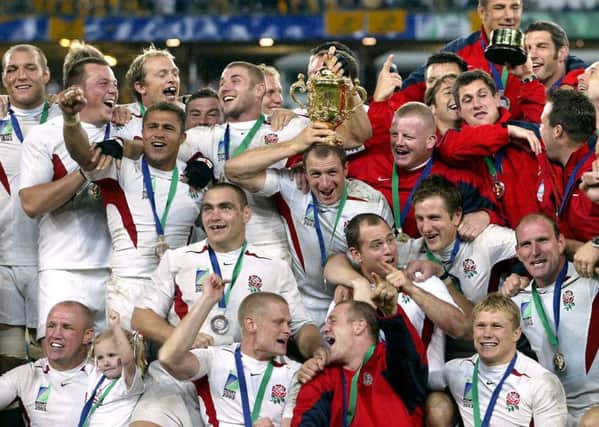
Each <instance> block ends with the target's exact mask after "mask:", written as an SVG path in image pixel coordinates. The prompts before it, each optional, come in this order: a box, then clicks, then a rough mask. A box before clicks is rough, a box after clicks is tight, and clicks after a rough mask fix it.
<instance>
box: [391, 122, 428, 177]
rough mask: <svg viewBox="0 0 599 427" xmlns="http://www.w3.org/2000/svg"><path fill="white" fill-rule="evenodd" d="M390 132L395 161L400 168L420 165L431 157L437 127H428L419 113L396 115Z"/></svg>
mask: <svg viewBox="0 0 599 427" xmlns="http://www.w3.org/2000/svg"><path fill="white" fill-rule="evenodd" d="M390 132H391V154H392V155H393V162H394V163H395V165H396V166H397V167H398V168H399V169H400V170H401V169H404V170H406V169H412V168H415V167H417V166H420V165H422V164H423V163H424V162H426V161H427V160H428V159H429V158H430V157H431V155H432V152H433V148H434V147H435V142H436V139H435V129H427V126H426V124H425V123H424V121H423V120H422V119H421V118H420V117H419V116H418V115H409V116H404V117H397V116H394V117H393V121H392V122H391V131H390Z"/></svg>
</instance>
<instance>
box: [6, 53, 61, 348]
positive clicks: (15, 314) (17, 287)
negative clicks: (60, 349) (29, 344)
mask: <svg viewBox="0 0 599 427" xmlns="http://www.w3.org/2000/svg"><path fill="white" fill-rule="evenodd" d="M49 79H50V70H49V68H48V63H47V60H46V56H45V55H44V53H43V52H42V51H41V50H40V49H39V48H38V47H36V46H33V45H29V44H18V45H14V46H11V47H10V48H9V49H8V50H7V51H6V52H5V53H4V55H3V56H2V84H3V86H4V87H5V88H6V91H7V93H8V101H9V108H8V112H7V114H6V115H5V116H4V117H1V116H0V295H1V296H0V348H1V350H0V353H2V354H4V355H7V356H12V357H17V358H20V359H25V357H26V354H25V349H26V345H25V333H24V328H25V327H27V328H29V329H30V332H32V335H33V336H32V338H33V339H35V333H34V331H35V328H36V327H37V292H38V290H37V239H38V221H37V220H33V219H31V218H29V217H28V216H27V215H26V214H25V212H24V211H23V208H22V207H21V202H20V200H19V195H18V191H19V185H20V184H19V180H20V171H21V169H20V167H21V153H22V151H23V141H24V139H25V137H26V136H27V135H28V133H29V131H30V130H31V129H32V128H33V127H35V126H36V125H38V124H40V123H45V122H46V121H47V120H48V118H49V117H51V116H55V115H56V113H57V112H58V110H57V109H54V108H50V106H49V104H48V102H47V101H46V84H47V83H48V80H49ZM51 110H52V111H51Z"/></svg>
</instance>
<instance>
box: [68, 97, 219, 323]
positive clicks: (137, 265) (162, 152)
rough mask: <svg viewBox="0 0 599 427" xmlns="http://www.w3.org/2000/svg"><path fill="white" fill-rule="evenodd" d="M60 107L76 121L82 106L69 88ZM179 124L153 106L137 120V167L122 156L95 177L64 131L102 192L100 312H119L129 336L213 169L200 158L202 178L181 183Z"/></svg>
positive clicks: (84, 152)
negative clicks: (105, 245) (106, 276)
mask: <svg viewBox="0 0 599 427" xmlns="http://www.w3.org/2000/svg"><path fill="white" fill-rule="evenodd" d="M59 102H60V105H61V108H63V109H65V110H67V111H69V113H71V114H75V113H77V112H78V111H79V110H80V109H81V108H82V107H83V105H85V102H86V99H85V97H84V95H83V93H82V92H81V91H80V90H79V89H72V90H71V91H68V92H66V93H65V94H63V95H61V97H60V98H59ZM184 119H185V113H184V112H183V110H181V108H179V107H178V106H177V105H175V104H172V103H168V102H159V103H157V104H153V105H152V106H150V107H149V108H148V110H147V112H146V114H145V115H144V117H143V131H142V135H143V156H142V157H141V158H140V159H137V160H131V159H129V158H127V157H124V158H123V159H122V160H121V166H120V168H117V167H116V164H115V162H112V164H111V165H110V166H109V167H108V168H106V169H101V170H100V169H97V159H98V156H97V154H96V153H95V152H94V151H91V150H90V148H89V144H88V143H86V142H84V141H80V140H77V139H76V138H73V137H72V135H73V134H72V132H75V130H74V128H73V127H71V128H68V129H67V130H66V131H65V143H66V146H67V149H68V150H69V153H70V154H71V157H72V158H73V159H74V160H75V161H76V162H77V163H78V164H79V165H80V166H81V168H82V170H83V171H84V172H83V173H84V175H85V177H86V178H88V179H89V180H91V181H93V182H96V183H97V185H98V186H99V187H100V190H101V192H102V196H103V200H104V204H105V206H106V215H107V218H108V227H109V229H110V235H111V237H112V257H111V266H112V277H111V280H110V283H109V284H108V287H107V289H106V306H107V308H108V309H113V310H115V311H117V312H119V313H120V319H121V322H122V323H123V325H124V327H125V328H126V329H131V325H130V324H131V316H132V314H133V308H134V307H135V304H136V302H138V301H139V300H140V298H141V297H142V295H143V291H144V287H145V286H146V282H148V281H149V279H150V275H151V274H152V273H153V272H154V270H156V267H157V266H158V262H159V260H160V257H161V256H162V255H163V253H164V252H165V251H166V249H167V248H169V247H170V248H178V247H181V246H184V245H185V244H186V243H187V242H188V240H189V235H190V233H191V229H192V227H193V225H194V223H195V221H196V219H197V217H198V216H199V214H200V206H201V203H202V192H201V189H202V187H201V186H202V185H204V186H205V185H207V184H208V183H210V182H211V178H212V168H211V165H210V162H209V161H208V160H207V159H196V161H195V162H197V167H198V172H199V173H200V174H203V179H200V180H198V182H194V185H197V188H196V187H192V186H190V184H188V183H186V182H181V180H180V176H181V175H182V174H183V170H184V169H186V165H185V164H184V163H183V162H181V161H178V160H177V154H178V151H179V146H180V145H181V143H182V142H183V141H184V140H185V131H184V128H183V126H184ZM179 171H181V173H180V172H179ZM186 172H188V171H187V170H186Z"/></svg>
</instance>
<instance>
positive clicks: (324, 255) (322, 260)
mask: <svg viewBox="0 0 599 427" xmlns="http://www.w3.org/2000/svg"><path fill="white" fill-rule="evenodd" d="M310 195H311V196H312V211H313V212H314V229H315V230H316V236H317V237H318V247H319V248H320V265H321V266H322V267H324V265H325V263H326V260H327V249H326V247H325V244H324V236H323V234H322V229H321V228H320V218H319V217H318V200H316V196H314V193H310ZM347 195H348V190H347V183H345V184H344V187H343V195H342V196H341V199H340V201H339V207H338V208H337V215H336V217H335V224H334V226H333V231H332V232H331V239H330V240H329V249H330V248H331V246H332V244H333V240H334V239H335V231H336V230H337V225H338V224H339V219H341V214H342V213H343V208H344V207H345V202H346V201H347Z"/></svg>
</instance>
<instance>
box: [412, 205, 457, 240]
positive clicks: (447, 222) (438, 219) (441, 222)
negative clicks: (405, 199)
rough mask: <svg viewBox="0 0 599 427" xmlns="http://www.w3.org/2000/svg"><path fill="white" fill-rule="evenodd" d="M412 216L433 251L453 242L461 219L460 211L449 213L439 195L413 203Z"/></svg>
mask: <svg viewBox="0 0 599 427" xmlns="http://www.w3.org/2000/svg"><path fill="white" fill-rule="evenodd" d="M414 216H415V217H416V226H417V227H418V232H419V233H420V235H421V236H422V237H423V238H424V241H425V242H426V246H427V247H428V248H429V249H430V250H431V251H433V252H438V251H441V250H443V249H445V248H447V247H449V245H451V244H452V243H453V241H454V240H455V238H456V235H457V229H458V225H459V224H460V221H461V220H462V214H461V212H456V213H455V214H453V215H450V214H449V212H448V211H447V207H446V206H445V201H444V200H443V199H442V198H441V197H439V196H433V197H429V198H427V199H424V200H422V201H419V202H418V203H415V204H414Z"/></svg>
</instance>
